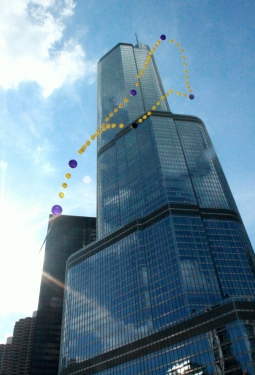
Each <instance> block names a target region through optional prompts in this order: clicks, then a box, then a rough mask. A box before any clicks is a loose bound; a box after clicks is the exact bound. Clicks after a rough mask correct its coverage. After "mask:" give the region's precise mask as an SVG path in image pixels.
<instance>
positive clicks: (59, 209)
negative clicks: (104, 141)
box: [51, 34, 195, 216]
mask: <svg viewBox="0 0 255 375" xmlns="http://www.w3.org/2000/svg"><path fill="white" fill-rule="evenodd" d="M161 40H162V41H164V40H166V36H165V35H163V34H162V35H161V36H160V39H159V40H158V41H157V43H155V44H154V46H153V47H152V50H151V51H150V52H149V54H148V56H147V57H146V60H145V62H144V65H143V69H141V70H140V72H139V73H138V74H137V79H138V80H137V81H136V83H135V85H136V87H139V86H140V80H141V78H142V76H143V75H144V74H145V70H146V69H147V67H148V64H149V63H150V62H151V59H152V55H153V54H154V52H155V51H156V49H157V48H158V46H159V45H160V43H161ZM170 43H172V44H173V43H174V40H173V39H170ZM175 46H176V47H180V44H179V43H176V44H175ZM180 52H181V54H183V52H184V49H182V48H180ZM181 58H182V60H186V56H184V55H182V56H181ZM187 65H188V63H187V62H186V61H185V62H184V63H183V66H184V67H185V69H184V73H185V76H184V78H185V85H186V89H187V91H188V93H189V94H186V93H183V94H182V93H181V92H180V91H177V92H176V95H178V96H181V95H182V96H183V97H188V98H189V99H190V100H193V99H194V98H195V95H194V94H192V89H191V86H190V83H189V76H188V72H189V71H188V69H187ZM129 94H130V96H131V97H135V96H136V94H137V91H136V90H135V89H132V90H130V92H129ZM172 94H174V90H173V89H170V90H169V91H167V92H166V93H165V95H162V96H161V100H162V101H164V100H166V97H167V96H169V95H172ZM128 102H129V99H128V98H124V100H123V103H120V104H119V105H118V108H117V107H116V108H114V109H113V111H112V112H110V113H109V115H108V116H107V117H106V118H105V121H106V124H105V123H103V124H101V126H100V129H97V130H96V132H95V133H94V134H92V135H91V137H90V140H87V141H86V142H85V144H84V145H82V147H81V148H80V149H79V150H78V154H80V155H82V154H83V152H85V150H86V148H87V147H89V146H90V144H91V141H94V140H95V139H96V138H97V137H98V136H99V135H100V134H102V132H104V131H106V130H108V129H114V128H116V127H117V124H114V123H113V124H110V123H109V121H110V119H111V118H112V117H114V115H115V114H116V113H117V112H119V109H122V108H123V107H124V105H125V104H127V103H128ZM160 105H161V102H160V101H157V102H156V104H155V105H153V106H152V107H151V109H152V110H156V109H157V106H160ZM151 114H152V113H151V111H148V112H147V113H144V114H143V115H142V116H141V117H140V118H139V119H138V120H137V122H138V123H141V122H143V121H144V120H146V119H147V118H148V117H149V116H150V115H151ZM124 127H125V125H124V124H122V123H121V124H119V128H120V129H123V128H124ZM131 127H132V128H133V129H136V128H137V127H138V124H137V123H136V122H134V123H133V124H131ZM68 165H69V167H70V168H72V169H74V168H76V167H77V165H78V163H77V161H76V160H74V159H72V160H70V161H69V163H68ZM65 177H66V178H67V179H70V178H71V174H70V173H66V175H65ZM67 186H68V185H67V183H66V182H63V183H62V187H63V188H64V189H66V188H67ZM64 196H65V193H64V192H62V191H61V192H60V193H59V197H60V198H64ZM51 212H52V214H53V215H55V216H58V215H61V214H62V212H63V209H62V207H61V206H60V205H58V204H56V205H54V206H53V207H52V209H51Z"/></svg>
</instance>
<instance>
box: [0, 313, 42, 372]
mask: <svg viewBox="0 0 255 375" xmlns="http://www.w3.org/2000/svg"><path fill="white" fill-rule="evenodd" d="M35 322H36V313H33V317H32V318H31V317H27V318H25V319H20V320H19V321H18V322H16V323H15V326H14V331H13V337H8V339H7V342H6V344H2V345H0V375H30V373H31V356H32V347H33V341H34V331H35Z"/></svg>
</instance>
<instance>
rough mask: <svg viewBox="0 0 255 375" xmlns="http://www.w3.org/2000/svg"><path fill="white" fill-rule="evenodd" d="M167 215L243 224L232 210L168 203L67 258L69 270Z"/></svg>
mask: <svg viewBox="0 0 255 375" xmlns="http://www.w3.org/2000/svg"><path fill="white" fill-rule="evenodd" d="M167 216H193V217H201V218H202V219H212V220H233V221H238V222H239V223H241V224H242V220H241V218H240V216H239V215H238V214H237V213H236V212H234V211H232V210H225V209H214V208H199V207H198V206H196V205H188V204H181V203H174V204H167V205H164V206H163V207H161V208H159V209H157V210H155V211H154V212H153V213H151V214H149V215H148V216H146V217H145V218H142V219H137V220H134V221H132V222H131V223H129V224H127V225H125V226H124V227H122V228H120V229H118V230H117V231H115V232H113V233H112V234H110V235H108V236H106V237H105V238H103V239H102V240H99V241H96V242H93V243H92V244H91V245H88V246H86V247H85V248H84V249H83V250H78V253H77V252H76V253H74V254H73V255H71V256H70V258H69V259H68V260H67V263H66V266H67V270H68V269H69V268H71V267H73V266H75V265H76V264H78V263H80V262H82V261H83V260H85V259H87V258H89V257H91V256H92V255H94V254H96V253H98V252H99V251H101V250H103V249H105V248H107V247H108V246H110V245H112V244H114V243H115V242H118V241H120V240H121V239H122V238H124V237H127V236H128V235H130V234H131V233H134V232H136V231H139V230H143V229H145V228H147V227H149V226H150V225H153V224H155V223H156V222H158V221H160V220H162V219H164V218H165V217H167Z"/></svg>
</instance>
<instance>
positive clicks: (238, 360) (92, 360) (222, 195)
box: [59, 44, 255, 375]
mask: <svg viewBox="0 0 255 375" xmlns="http://www.w3.org/2000/svg"><path fill="white" fill-rule="evenodd" d="M149 51H150V50H149V47H148V46H146V45H144V44H138V45H136V46H134V47H133V46H132V45H130V44H118V45H117V46H116V47H115V48H113V49H112V50H111V51H110V52H109V53H107V54H106V55H105V56H104V57H103V58H102V59H101V60H100V61H99V64H98V127H99V128H100V127H102V124H103V123H105V118H106V117H108V116H109V114H114V116H112V115H110V116H109V117H110V118H111V120H110V121H111V123H116V124H117V126H116V127H115V128H111V129H108V130H107V131H104V132H102V134H101V135H100V136H99V137H98V194H97V199H98V212H97V241H96V242H95V243H93V244H91V245H89V246H87V247H85V248H83V249H81V250H79V251H78V252H76V253H74V254H73V255H71V256H70V257H69V259H68V261H67V271H66V286H67V289H66V291H65V298H64V313H63V324H62V335H61V350H60V364H59V375H66V374H100V375H129V374H132V375H134V374H137V375H138V374H139V375H140V374H141V375H142V374H144V375H145V374H146V375H147V374H153V375H154V374H160V375H170V374H197V375H198V374H199V375H200V374H215V375H216V374H236V375H241V374H255V298H254V292H255V262H254V253H253V249H252V247H251V245H250V242H249V239H248V236H247V234H246V231H245V228H244V226H243V223H242V220H241V218H240V215H239V212H238V209H237V207H236V204H235V201H234V199H233V196H232V194H231V191H230V188H229V186H228V183H227V181H226V178H225V176H224V173H223V171H222V168H221V166H220V163H219V160H218V158H217V156H216V154H215V151H214V148H213V145H212V143H211V140H210V138H209V136H208V133H207V131H206V128H205V126H204V124H203V122H202V121H201V120H200V119H199V118H197V117H193V116H187V115H176V114H173V113H172V112H171V111H170V108H169V106H168V103H167V101H166V100H165V92H164V89H163V85H162V82H161V79H160V76H159V73H158V70H157V66H156V63H155V60H154V57H153V56H152V58H151V62H150V64H148V68H147V69H146V71H145V72H144V74H143V75H142V77H141V79H140V85H139V86H135V82H136V81H137V78H136V77H137V74H138V73H139V72H140V70H141V69H142V68H143V65H144V61H145V60H146V58H147V56H148V54H149ZM134 88H135V89H136V90H137V95H136V96H135V97H130V96H129V92H130V90H131V89H134ZM125 98H129V101H128V102H126V103H125V101H124V99H125ZM120 103H124V105H123V108H119V104H120ZM155 103H159V104H157V110H152V107H153V106H154V105H155ZM148 111H150V112H151V114H150V115H149V116H148V117H147V115H146V114H147V113H148ZM143 115H144V116H146V118H144V119H143V121H142V123H139V122H138V119H139V118H142V116H143ZM120 123H124V124H125V127H124V128H119V126H118V124H120ZM134 123H136V124H139V126H138V127H137V128H136V129H134V128H133V127H132V124H134Z"/></svg>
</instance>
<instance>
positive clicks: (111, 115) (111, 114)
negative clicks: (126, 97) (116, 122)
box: [108, 112, 114, 121]
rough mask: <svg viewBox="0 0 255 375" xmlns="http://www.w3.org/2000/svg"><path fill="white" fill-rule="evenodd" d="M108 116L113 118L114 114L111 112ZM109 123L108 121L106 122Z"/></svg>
mask: <svg viewBox="0 0 255 375" xmlns="http://www.w3.org/2000/svg"><path fill="white" fill-rule="evenodd" d="M109 116H110V117H113V116H114V114H113V113H112V112H111V113H109ZM108 121H109V120H108Z"/></svg>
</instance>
